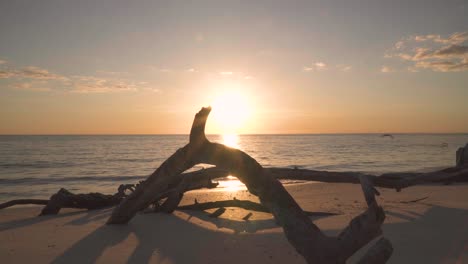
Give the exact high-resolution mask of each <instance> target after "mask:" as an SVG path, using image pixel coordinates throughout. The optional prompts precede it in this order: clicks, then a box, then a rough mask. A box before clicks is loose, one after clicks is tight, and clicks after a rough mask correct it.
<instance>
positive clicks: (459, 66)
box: [416, 59, 468, 72]
mask: <svg viewBox="0 0 468 264" xmlns="http://www.w3.org/2000/svg"><path fill="white" fill-rule="evenodd" d="M416 67H417V68H424V69H431V70H433V71H438V72H459V71H468V60H467V59H464V60H462V61H460V62H453V61H418V62H417V63H416Z"/></svg>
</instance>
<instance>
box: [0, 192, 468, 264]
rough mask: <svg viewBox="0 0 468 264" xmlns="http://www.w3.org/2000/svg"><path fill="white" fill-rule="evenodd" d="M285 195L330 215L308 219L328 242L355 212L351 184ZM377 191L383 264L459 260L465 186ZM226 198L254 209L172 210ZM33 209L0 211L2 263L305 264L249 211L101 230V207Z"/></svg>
mask: <svg viewBox="0 0 468 264" xmlns="http://www.w3.org/2000/svg"><path fill="white" fill-rule="evenodd" d="M287 189H288V191H289V192H290V193H291V194H292V195H293V196H294V198H295V199H296V200H297V201H298V202H299V204H300V205H301V206H302V207H303V209H304V210H309V211H325V212H334V213H339V215H336V216H331V217H321V218H313V221H314V222H315V223H316V224H317V225H318V226H319V227H320V228H321V229H322V230H324V231H325V232H326V233H327V234H329V235H336V234H337V233H338V232H340V230H341V229H342V228H343V227H344V226H346V225H347V224H348V222H349V221H350V220H351V219H352V218H353V217H354V216H356V215H357V214H359V213H360V212H362V211H363V209H364V208H365V202H364V201H363V200H364V199H363V197H362V192H361V190H360V186H359V185H352V184H324V183H305V184H295V185H289V186H287ZM381 193H382V195H381V196H380V198H379V203H380V204H381V205H382V206H383V207H384V209H385V212H386V215H387V218H386V220H385V224H384V227H383V229H384V235H385V237H387V238H388V239H390V241H391V242H392V244H393V247H394V253H393V255H392V257H391V259H390V261H389V263H467V262H468V185H451V186H417V187H411V188H408V189H405V190H404V191H402V192H401V193H397V192H395V191H392V190H387V189H383V190H381ZM426 196H429V198H427V199H425V200H423V201H419V202H415V203H401V202H402V201H409V200H414V199H418V198H422V197H426ZM234 197H236V198H237V199H250V200H253V201H257V199H256V197H254V196H252V195H251V194H249V193H248V192H247V191H246V190H237V191H219V190H210V191H193V192H189V193H187V194H186V196H185V197H184V200H183V202H182V204H190V203H193V201H194V199H195V198H196V199H197V200H198V201H199V202H205V201H215V200H226V199H232V198H234ZM40 209H41V207H38V206H37V207H36V206H35V207H20V208H10V209H6V210H2V211H0V259H1V260H2V263H31V261H33V262H35V263H94V262H95V263H305V261H304V260H303V258H302V257H301V256H300V255H298V254H297V253H296V252H295V250H294V248H293V247H292V246H291V245H290V244H289V243H288V241H287V240H286V238H285V236H284V234H283V232H282V229H281V228H280V227H278V226H276V224H275V222H274V220H273V218H272V216H271V215H269V214H266V213H258V212H253V215H252V217H251V218H250V219H249V220H248V221H244V220H242V218H243V217H244V216H245V215H246V214H248V213H249V211H246V210H244V209H239V208H228V210H227V211H226V212H225V213H224V214H223V215H222V216H221V217H220V218H210V217H208V214H207V213H205V212H195V211H176V212H175V213H174V214H172V215H168V214H162V213H159V214H139V215H138V216H137V217H135V218H134V219H133V220H132V221H131V222H130V223H129V224H128V225H123V226H106V225H105V221H106V220H107V218H108V216H109V214H110V212H111V210H112V209H111V208H109V209H104V210H96V211H83V210H62V211H61V212H60V214H59V215H57V216H43V217H36V215H37V214H38V213H39V212H40ZM359 253H360V252H358V253H357V254H356V255H355V256H353V258H351V259H350V261H349V262H350V263H353V261H355V260H356V259H357V257H358V256H359Z"/></svg>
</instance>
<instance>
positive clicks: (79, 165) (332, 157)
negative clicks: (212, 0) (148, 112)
mask: <svg viewBox="0 0 468 264" xmlns="http://www.w3.org/2000/svg"><path fill="white" fill-rule="evenodd" d="M209 138H210V140H212V141H216V142H220V143H226V144H229V145H232V146H236V147H238V148H240V149H242V150H243V151H245V152H247V153H248V154H250V155H251V156H252V157H254V158H255V159H257V161H259V162H260V164H262V165H263V166H265V167H272V166H275V167H293V166H298V167H302V168H309V169H317V170H330V171H359V172H368V173H375V174H381V173H384V172H397V171H427V170H431V169H436V168H441V167H448V166H453V165H454V164H455V151H456V150H457V148H459V147H461V146H464V145H465V144H466V143H468V134H447V135H445V134H444V135H442V134H437V135H432V134H429V135H428V134H411V135H403V134H396V135H394V138H393V139H392V138H390V137H381V136H380V135H374V134H365V135H241V136H225V137H223V136H210V137H209ZM187 142H188V136H184V135H144V136H135V135H131V136H0V202H3V201H5V200H9V199H15V198H48V197H49V196H50V195H51V194H53V193H55V192H56V191H57V190H58V189H59V188H60V187H65V188H67V189H69V190H71V191H75V192H92V191H99V192H105V193H114V192H115V190H116V187H117V186H118V185H119V184H121V183H135V182H137V181H139V180H142V179H144V178H145V177H146V176H147V175H149V174H151V173H152V172H153V171H154V170H155V169H156V168H157V167H158V166H159V165H160V164H161V163H162V162H163V161H164V160H165V159H167V158H168V157H169V156H170V155H171V154H172V153H174V152H175V151H176V150H177V149H178V148H180V147H182V146H184V145H185V144H186V143H187ZM202 166H203V165H199V166H198V167H200V168H201V167H202ZM225 180H226V181H227V180H229V179H225Z"/></svg>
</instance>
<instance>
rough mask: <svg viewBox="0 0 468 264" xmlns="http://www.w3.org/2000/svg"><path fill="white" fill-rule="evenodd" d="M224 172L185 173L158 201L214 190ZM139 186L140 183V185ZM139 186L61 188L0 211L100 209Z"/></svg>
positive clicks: (49, 212) (8, 204) (7, 204)
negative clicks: (17, 207) (25, 206)
mask: <svg viewBox="0 0 468 264" xmlns="http://www.w3.org/2000/svg"><path fill="white" fill-rule="evenodd" d="M226 173H227V172H226V171H224V170H217V169H210V170H209V171H206V172H205V171H204V170H199V171H194V172H188V173H185V174H184V176H186V177H184V183H183V184H181V185H178V186H172V188H170V189H168V190H167V191H166V192H164V193H162V194H161V195H160V196H159V199H163V198H167V197H169V196H170V195H171V194H173V193H174V191H175V190H177V192H187V191H190V190H195V189H202V188H215V187H216V186H218V183H217V182H213V181H212V180H211V177H216V176H217V177H226V176H227V175H228V174H226ZM140 184H141V183H140ZM138 185H139V184H137V185H135V184H121V185H120V186H119V187H118V189H117V192H116V193H115V194H112V195H111V194H102V193H80V194H74V193H72V192H70V191H68V190H67V189H64V188H61V189H60V190H59V191H58V192H57V193H55V194H53V195H52V196H51V197H50V198H49V199H48V200H46V199H17V200H11V201H8V202H5V203H2V204H0V209H4V208H7V207H11V206H15V205H23V204H37V205H45V207H44V208H43V209H42V211H41V213H40V215H54V214H58V213H59V211H60V209H62V208H78V209H88V210H93V209H101V208H106V207H110V206H116V205H118V204H119V203H120V202H121V201H122V199H123V198H124V197H126V196H127V193H126V192H127V191H129V192H133V191H134V190H135V188H136V187H137V186H138Z"/></svg>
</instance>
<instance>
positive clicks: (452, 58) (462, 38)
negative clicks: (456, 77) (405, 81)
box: [385, 31, 468, 72]
mask: <svg viewBox="0 0 468 264" xmlns="http://www.w3.org/2000/svg"><path fill="white" fill-rule="evenodd" d="M467 41H468V31H467V32H456V33H453V34H451V35H450V36H448V37H446V38H444V37H442V36H441V35H435V34H431V35H418V36H413V37H409V38H406V39H404V40H400V41H398V42H397V43H396V44H395V45H394V48H393V49H392V50H391V51H390V52H387V54H385V57H386V58H395V57H396V58H400V59H401V60H403V61H407V62H410V63H412V64H413V65H412V66H411V67H408V69H409V70H410V71H417V68H420V69H428V70H432V71H438V72H450V71H467V70H468V69H467V67H466V61H467V59H468V46H467V44H466V43H465V42H467Z"/></svg>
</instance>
